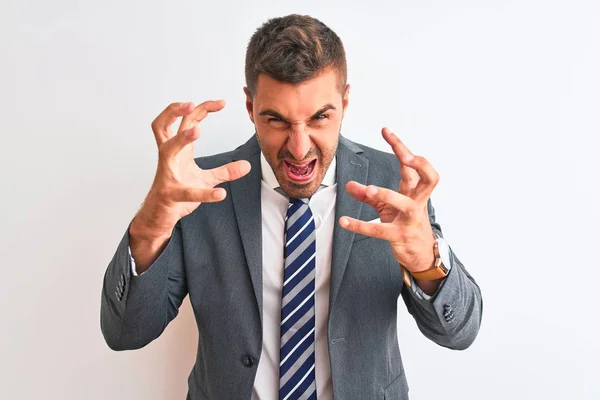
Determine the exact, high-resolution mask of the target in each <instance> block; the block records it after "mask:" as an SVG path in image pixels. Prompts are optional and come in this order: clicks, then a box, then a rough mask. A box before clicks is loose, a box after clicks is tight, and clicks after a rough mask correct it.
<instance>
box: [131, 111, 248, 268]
mask: <svg viewBox="0 0 600 400" xmlns="http://www.w3.org/2000/svg"><path fill="white" fill-rule="evenodd" d="M224 106H225V103H224V102H223V101H206V102H204V103H202V104H200V105H199V106H197V107H194V105H193V103H173V104H171V105H169V106H168V107H167V108H166V109H165V110H164V111H163V112H162V113H161V114H160V115H159V116H158V117H157V118H156V119H155V120H154V122H152V131H153V132H154V137H155V139H156V144H157V145H158V167H157V170H156V176H155V178H154V182H153V183H152V187H151V188H150V191H149V192H148V195H147V196H146V200H145V201H144V203H143V204H142V207H141V208H140V210H139V212H138V213H137V215H136V216H135V218H134V219H133V221H132V222H131V225H130V227H129V244H130V248H131V255H132V256H133V259H134V260H135V263H136V271H137V273H138V274H140V273H142V272H144V271H145V270H146V269H148V267H149V266H150V265H152V263H153V262H154V260H156V258H157V257H158V255H159V254H160V253H161V252H162V250H163V248H164V246H165V245H166V243H167V242H168V240H169V238H170V237H171V233H172V231H173V228H174V227H175V224H176V223H177V221H179V220H180V219H181V218H183V217H185V216H186V215H188V214H190V213H191V212H193V211H194V210H195V209H196V208H198V206H199V205H200V204H201V203H203V202H216V201H221V200H223V199H225V197H226V195H227V193H226V192H225V189H222V188H217V189H215V186H216V185H218V184H220V183H223V182H228V181H232V180H235V179H238V178H241V177H242V176H244V175H246V174H247V173H248V172H250V163H248V162H247V161H236V162H232V163H229V164H226V165H223V166H221V167H218V168H215V169H211V170H203V169H201V168H199V167H198V165H197V164H196V162H195V161H194V142H195V141H196V139H198V137H199V135H200V129H199V127H198V123H199V122H200V121H202V120H203V119H204V118H206V116H207V115H208V113H211V112H217V111H220V110H221V109H223V107H224ZM179 117H183V118H182V120H181V124H180V125H179V129H178V131H177V134H175V135H173V133H172V131H171V125H173V123H174V122H175V121H176V120H177V118H179Z"/></svg>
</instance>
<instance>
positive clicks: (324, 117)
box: [315, 114, 329, 120]
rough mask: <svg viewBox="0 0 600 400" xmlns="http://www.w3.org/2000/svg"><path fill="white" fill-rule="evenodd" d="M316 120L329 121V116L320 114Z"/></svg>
mask: <svg viewBox="0 0 600 400" xmlns="http://www.w3.org/2000/svg"><path fill="white" fill-rule="evenodd" d="M315 119H321V120H323V119H329V114H319V115H317V116H316V117H315Z"/></svg>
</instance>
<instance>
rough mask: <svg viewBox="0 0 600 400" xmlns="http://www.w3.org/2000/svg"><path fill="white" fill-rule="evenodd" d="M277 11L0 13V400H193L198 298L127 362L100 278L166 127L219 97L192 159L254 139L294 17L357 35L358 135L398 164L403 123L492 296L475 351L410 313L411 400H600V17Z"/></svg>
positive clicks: (202, 7) (188, 6)
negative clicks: (251, 68) (393, 137)
mask: <svg viewBox="0 0 600 400" xmlns="http://www.w3.org/2000/svg"><path fill="white" fill-rule="evenodd" d="M275 3H276V2H274V1H267V0H260V1H253V2H242V1H238V2H236V3H229V2H220V1H210V2H203V1H199V0H196V1H189V0H185V1H184V0H178V1H162V2H156V1H155V2H152V3H150V2H148V1H127V2H123V1H97V2H83V1H74V0H72V1H65V0H55V1H42V0H30V1H16V0H15V1H12V2H10V3H9V4H7V3H6V2H2V5H1V6H0V7H1V8H0V58H1V61H0V113H1V119H0V121H1V125H0V132H1V135H2V141H1V149H2V151H1V155H2V156H1V157H0V171H1V172H0V173H1V181H0V182H1V191H2V192H1V200H0V201H1V207H0V221H1V222H0V227H1V228H0V235H1V240H0V262H1V264H0V266H1V268H2V270H1V274H0V307H1V309H0V311H1V313H0V317H1V318H0V324H1V329H0V352H1V353H0V367H1V371H0V398H2V399H65V400H70V399H148V400H151V399H156V400H158V399H173V400H179V399H184V397H185V392H186V387H187V376H188V374H189V372H190V368H191V366H192V364H193V361H194V356H195V351H196V340H197V332H196V326H195V323H194V321H193V315H192V312H191V309H190V306H189V303H188V302H187V300H186V302H185V303H184V305H183V306H182V310H181V314H180V316H179V317H178V318H177V319H176V320H175V321H174V322H173V323H172V324H171V325H170V326H169V327H168V328H167V330H166V331H165V333H164V334H163V335H162V336H161V337H160V338H159V339H158V340H156V341H155V342H153V343H151V344H150V345H148V346H147V347H145V348H144V349H142V350H139V351H134V352H119V353H117V352H113V351H111V350H109V349H108V347H107V346H106V344H105V343H104V341H103V338H102V335H101V332H100V324H99V318H100V316H99V312H100V292H101V285H102V277H103V274H104V271H105V268H106V266H107V264H108V262H109V261H110V259H111V257H112V255H113V252H114V250H115V249H116V246H117V244H118V242H119V240H120V238H121V236H122V234H123V233H124V231H125V229H126V227H127V224H128V222H129V220H130V219H131V218H132V217H133V215H134V213H135V212H136V210H137V208H138V207H139V205H140V204H141V202H142V201H143V199H144V196H145V194H146V191H147V190H148V188H149V186H150V183H151V180H152V178H153V175H154V171H155V165H156V150H155V143H154V139H153V136H152V133H151V131H150V122H151V121H152V119H153V118H154V117H155V116H156V115H157V114H158V113H159V112H160V111H161V110H162V109H163V108H164V107H165V106H166V105H167V104H168V103H170V102H173V101H194V102H200V101H203V100H206V99H212V98H224V99H226V100H227V101H228V105H227V107H226V108H225V110H223V111H222V112H221V113H219V114H217V115H212V116H211V117H210V118H209V119H208V120H207V121H205V123H204V124H203V134H202V137H201V138H200V140H199V144H198V146H197V150H196V153H197V155H204V154H213V153H217V152H221V151H226V150H229V149H232V148H234V147H237V146H238V145H239V144H241V143H243V142H244V141H245V140H246V139H247V138H248V137H250V135H251V134H252V132H253V131H252V126H251V124H250V122H249V120H248V118H247V115H246V113H245V110H244V96H243V92H242V87H243V85H244V75H243V67H244V65H243V63H244V52H245V46H246V45H247V42H248V40H249V38H250V36H251V34H252V33H253V32H254V30H255V29H256V28H257V27H258V26H260V24H262V23H263V22H264V21H266V20H267V19H268V18H269V17H274V16H281V15H285V14H288V13H292V12H298V13H307V14H311V15H313V16H315V17H317V18H319V19H321V20H322V21H323V22H325V23H326V24H328V25H329V26H330V27H331V28H332V29H333V30H335V31H336V32H337V33H338V34H339V35H340V37H341V38H342V40H343V41H344V44H345V47H346V51H347V55H348V65H349V81H350V83H351V84H352V92H351V99H350V101H351V103H350V108H349V110H348V114H347V117H346V120H345V121H344V128H343V133H344V134H345V135H346V136H347V137H349V138H351V139H354V140H356V141H359V142H361V143H364V144H367V145H370V146H373V147H377V148H380V149H386V145H385V142H384V141H383V140H382V139H381V137H380V134H379V132H380V129H381V127H383V126H389V127H391V128H392V129H393V130H394V131H395V132H396V133H398V134H399V135H400V136H401V137H402V138H403V139H404V140H405V141H406V143H407V144H408V145H409V146H410V147H411V148H412V149H413V151H414V152H416V153H419V154H422V155H424V156H426V157H427V158H428V159H429V160H430V161H431V162H432V164H433V165H434V166H435V167H436V168H437V170H438V171H439V173H440V175H441V178H442V180H441V182H440V184H439V186H438V188H437V189H436V191H435V193H434V197H433V201H434V205H435V206H436V209H437V212H438V218H439V220H440V222H441V223H442V227H443V228H444V232H445V235H446V237H447V239H448V241H449V242H450V243H451V245H452V246H453V248H454V250H455V251H456V252H457V253H458V255H459V256H460V258H461V259H462V261H463V262H464V263H465V264H466V266H467V268H468V269H469V271H470V272H471V273H472V274H473V275H474V277H475V278H476V279H477V281H478V283H479V284H480V286H481V288H482V291H483V296H484V318H483V325H482V328H481V332H480V335H479V337H478V339H477V340H476V342H475V343H474V345H473V346H472V347H471V348H470V349H468V350H467V351H465V352H453V351H450V350H446V349H443V348H441V347H437V346H436V345H435V344H433V343H432V342H429V341H428V340H427V339H425V338H424V337H423V336H422V335H421V334H420V333H419V331H418V330H417V328H416V325H415V324H414V322H413V321H412V319H411V317H410V316H409V315H408V313H407V312H406V309H405V307H404V305H403V304H402V303H401V304H400V308H399V310H400V312H399V321H398V326H399V336H400V337H399V340H400V346H401V350H402V354H403V358H404V361H405V368H406V371H407V375H408V380H409V385H410V387H411V398H413V399H437V398H446V399H473V400H479V399H568V400H573V399H576V400H580V399H599V398H600V388H599V386H598V375H599V373H600V367H599V366H598V359H599V358H600V344H599V341H598V322H597V321H598V315H599V314H600V313H599V310H600V304H598V297H597V295H596V291H597V287H598V282H599V278H600V276H599V272H598V268H599V267H600V261H599V258H598V252H599V246H598V239H599V237H598V236H599V235H598V226H599V225H600V211H599V210H600V207H598V204H600V189H599V184H598V176H597V175H598V172H599V171H600V163H599V161H598V156H597V152H598V148H599V141H598V135H599V134H600V129H599V128H600V123H599V118H598V110H599V109H600V73H599V71H600V6H599V3H598V2H595V1H591V0H590V1H587V2H585V1H573V0H572V1H533V0H521V1H516V0H515V1H491V0H488V1H475V0H471V1H467V0H455V1H452V2H450V1H441V0H440V1H423V0H412V1H399V2H398V1H396V2H391V1H390V2H389V3H387V4H385V3H381V2H377V1H368V2H360V4H359V2H357V5H354V4H351V2H344V3H341V2H335V3H334V2H332V1H314V2H313V1H310V2H309V1H303V2H293V3H296V4H300V3H301V5H297V6H291V4H292V2H285V3H284V2H277V3H280V4H275ZM288 4H290V5H288ZM366 367H368V366H366Z"/></svg>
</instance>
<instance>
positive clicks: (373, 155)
mask: <svg viewBox="0 0 600 400" xmlns="http://www.w3.org/2000/svg"><path fill="white" fill-rule="evenodd" d="M340 144H341V145H345V146H346V147H348V148H350V149H351V150H354V151H355V152H356V153H357V154H359V155H360V156H361V157H363V158H366V159H367V160H368V161H369V172H370V173H376V174H382V175H387V176H389V175H391V176H398V177H399V174H400V164H399V162H398V158H396V155H395V154H393V153H389V152H385V151H381V150H377V149H374V148H372V147H369V146H365V145H363V144H360V143H356V142H353V141H351V140H349V139H347V138H345V137H342V138H340Z"/></svg>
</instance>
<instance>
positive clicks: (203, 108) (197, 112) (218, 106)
mask: <svg viewBox="0 0 600 400" xmlns="http://www.w3.org/2000/svg"><path fill="white" fill-rule="evenodd" d="M224 107H225V101H224V100H216V101H213V100H209V101H205V102H204V103H202V104H199V105H198V106H197V107H196V108H194V110H193V111H192V112H191V113H189V114H188V115H186V116H185V117H183V119H182V120H181V124H180V125H179V129H178V131H177V132H178V133H179V132H181V131H185V130H188V129H190V128H192V127H193V126H194V125H197V124H198V123H199V122H200V121H202V120H203V119H204V118H206V116H207V115H208V113H212V112H217V111H221V110H222V109H223V108H224Z"/></svg>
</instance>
